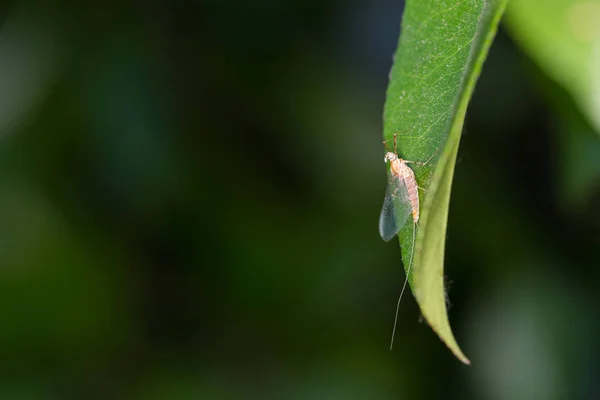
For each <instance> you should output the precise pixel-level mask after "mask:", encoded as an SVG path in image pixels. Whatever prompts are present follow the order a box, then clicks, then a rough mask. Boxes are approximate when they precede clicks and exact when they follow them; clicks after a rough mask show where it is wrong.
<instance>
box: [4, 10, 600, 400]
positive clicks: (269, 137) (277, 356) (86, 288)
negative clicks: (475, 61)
mask: <svg viewBox="0 0 600 400" xmlns="http://www.w3.org/2000/svg"><path fill="white" fill-rule="evenodd" d="M401 15H402V2H400V1H391V0H376V1H371V2H342V1H335V0H333V1H327V2H322V1H319V2H317V1H299V0H291V1H268V0H265V1H262V2H253V3H250V4H249V3H246V2H242V1H236V0H234V1H230V2H227V3H222V2H216V1H215V2H200V3H193V2H166V1H165V2H161V1H150V2H134V1H132V2H117V1H113V2H93V3H91V4H87V3H86V4H85V5H78V6H77V5H75V6H74V5H73V4H71V3H68V2H62V3H61V2H54V3H53V4H52V5H49V4H48V3H45V2H31V1H30V2H13V3H10V4H5V5H3V6H2V7H1V8H0V22H1V26H0V33H1V34H0V132H1V133H2V136H1V138H2V139H3V140H2V141H1V142H0V184H1V186H0V187H1V190H0V254H1V259H0V260H1V261H0V274H1V275H0V321H1V323H2V327H1V328H0V360H1V361H0V365H1V371H0V398H1V399H82V398H90V399H119V398H123V399H125V398H127V399H173V400H178V399H430V398H439V399H441V398H444V399H465V398H473V399H483V398H487V399H583V398H590V399H591V398H598V397H599V396H600V385H599V384H598V383H597V379H598V378H600V375H599V372H598V368H599V364H598V361H597V360H598V359H599V357H600V349H599V346H598V342H597V339H598V336H599V333H600V319H599V318H598V313H597V309H598V307H599V306H600V297H599V296H598V290H597V288H598V284H599V281H600V276H599V274H598V271H599V270H598V268H596V267H597V266H598V264H599V262H600V247H599V245H598V243H599V240H600V207H599V205H600V184H599V179H598V176H599V175H598V171H599V170H600V146H599V141H598V135H597V133H596V132H594V131H593V130H592V129H591V128H590V126H589V125H588V124H587V123H586V121H585V120H584V118H583V117H582V116H581V114H580V113H579V111H578V110H577V109H576V107H575V106H574V104H573V102H572V101H571V100H570V98H569V96H568V95H567V94H566V92H564V91H563V90H562V89H561V88H559V87H558V86H557V85H555V84H554V83H553V82H552V81H551V80H550V79H549V78H548V77H546V76H545V75H544V74H543V73H541V72H540V70H539V69H538V67H537V66H535V65H534V64H533V63H532V62H531V61H529V59H528V58H527V57H526V56H525V55H523V54H522V53H520V52H519V50H518V49H517V48H516V46H515V45H514V44H513V41H512V40H511V39H510V38H509V37H508V36H507V35H506V34H505V32H504V31H503V30H502V29H501V30H500V32H499V34H498V37H497V39H496V41H495V43H494V45H493V47H492V49H491V53H490V55H489V58H488V60H487V62H486V64H485V66H484V70H483V73H482V76H481V79H480V81H479V83H478V85H477V88H476V92H475V95H474V97H473V100H472V102H471V105H470V108H469V111H468V114H467V119H466V125H465V129H464V135H463V138H462V143H461V148H460V151H459V160H458V164H457V169H456V173H455V181H454V186H453V192H452V201H451V208H450V216H449V227H448V233H447V238H448V239H447V247H446V262H445V271H446V280H447V282H448V294H449V299H450V303H451V308H450V310H449V314H450V321H451V325H452V327H453V329H454V332H455V334H456V336H457V340H458V342H459V344H460V345H461V347H462V348H463V350H464V351H465V353H466V354H467V356H469V358H470V359H471V361H472V366H470V367H466V366H464V365H462V364H461V363H460V362H459V361H457V360H456V359H455V358H454V357H453V356H452V354H451V353H450V352H449V351H448V350H447V348H446V347H445V346H444V345H443V344H442V343H441V342H440V340H439V339H438V338H437V336H435V334H434V333H433V332H432V331H431V330H430V328H429V327H428V326H427V324H425V323H420V322H419V311H418V307H417V306H416V304H415V302H414V300H413V299H412V297H411V296H405V298H404V299H403V303H402V305H401V308H400V315H399V328H398V332H397V337H396V345H395V347H394V350H393V351H390V350H389V349H388V344H389V339H390V334H391V328H392V324H393V316H394V309H395V305H396V299H397V295H398V294H399V291H400V288H401V285H402V282H403V280H404V272H403V269H402V266H401V261H400V250H399V248H398V245H397V244H396V243H394V242H392V243H388V244H385V243H384V242H383V241H382V240H381V239H380V237H379V235H378V231H377V221H378V216H379V211H380V206H381V203H382V201H383V195H384V192H385V184H386V176H385V165H384V163H383V150H384V149H383V147H382V144H381V141H382V134H381V132H382V117H381V115H382V109H383V102H384V100H385V90H386V86H387V79H388V71H389V69H390V67H391V61H392V53H393V52H394V50H395V47H396V43H397V38H398V32H399V21H400V19H401Z"/></svg>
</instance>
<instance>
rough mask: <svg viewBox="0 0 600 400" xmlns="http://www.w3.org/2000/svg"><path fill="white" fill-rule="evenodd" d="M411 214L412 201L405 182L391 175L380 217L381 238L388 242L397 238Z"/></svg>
mask: <svg viewBox="0 0 600 400" xmlns="http://www.w3.org/2000/svg"><path fill="white" fill-rule="evenodd" d="M410 212H411V208H410V199H409V197H408V190H407V189H406V184H405V183H404V180H403V179H401V178H398V177H396V176H394V175H392V174H390V175H389V177H388V185H387V190H386V192H385V199H384V200H383V207H382V208H381V215H380V216H379V234H380V235H381V238H382V239H383V240H384V241H386V242H387V241H389V240H391V239H392V238H393V237H394V236H396V234H397V233H398V232H399V231H400V229H401V228H402V227H403V226H404V224H405V223H406V220H407V219H408V217H409V215H410Z"/></svg>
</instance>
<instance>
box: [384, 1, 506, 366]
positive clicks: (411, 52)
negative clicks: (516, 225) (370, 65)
mask: <svg viewBox="0 0 600 400" xmlns="http://www.w3.org/2000/svg"><path fill="white" fill-rule="evenodd" d="M505 6H506V0H487V1H486V0H468V1H444V0H427V1H425V0H408V1H407V2H406V8H405V10H404V15H403V18H402V30H401V34H400V40H399V44H398V49H397V51H396V56H395V61H394V66H393V68H392V71H391V73H390V84H389V86H388V91H387V98H386V102H385V110H384V138H385V140H386V141H387V143H388V144H391V143H392V142H393V136H394V134H395V133H397V134H398V153H399V155H400V157H402V158H404V159H406V160H411V161H419V162H426V161H427V160H429V161H428V162H427V164H426V165H422V166H418V165H415V164H412V165H411V166H414V168H413V169H414V171H415V174H416V177H417V182H418V184H419V186H420V187H422V188H425V189H426V190H427V191H426V192H423V191H420V196H421V217H420V220H419V227H418V228H417V234H416V241H415V240H413V237H414V236H413V228H414V225H413V224H411V223H407V224H406V225H405V226H404V227H403V228H402V229H401V230H400V233H399V235H398V236H399V239H400V246H401V248H402V257H403V260H404V267H405V270H406V271H407V273H408V269H409V260H411V259H412V266H411V267H410V274H409V283H410V286H411V288H412V291H413V293H414V295H415V298H416V299H417V302H418V304H419V307H420V308H421V313H422V314H423V317H425V320H426V321H427V322H428V323H429V325H430V326H431V328H432V329H433V330H434V331H435V332H436V333H437V334H438V336H439V337H440V338H441V339H442V341H444V343H446V345H447V346H448V348H449V349H450V350H451V351H452V352H453V353H454V354H455V355H456V357H457V358H458V359H459V360H461V361H462V362H464V363H466V364H469V363H470V362H469V360H468V359H467V357H466V356H465V355H464V354H463V352H462V351H461V349H460V347H459V346H458V344H457V343H456V340H455V339H454V335H453V334H452V330H451V329H450V324H449V322H448V315H447V311H446V298H445V292H444V247H445V238H446V223H447V219H448V206H449V202H450V188H451V185H452V176H453V174H454V164H455V161H456V154H457V151H458V144H459V141H460V134H461V130H462V126H463V121H464V117H465V113H466V109H467V105H468V102H469V99H470V97H471V94H472V92H473V88H474V86H475V81H476V80H477V77H478V76H479V72H480V70H481V66H482V64H483V61H484V60H485V57H486V55H487V52H488V49H489V46H490V44H491V42H492V39H493V38H494V35H495V33H496V29H497V26H498V21H499V19H500V16H501V15H502V12H503V10H504V8H505ZM413 249H414V257H413V254H412V253H413Z"/></svg>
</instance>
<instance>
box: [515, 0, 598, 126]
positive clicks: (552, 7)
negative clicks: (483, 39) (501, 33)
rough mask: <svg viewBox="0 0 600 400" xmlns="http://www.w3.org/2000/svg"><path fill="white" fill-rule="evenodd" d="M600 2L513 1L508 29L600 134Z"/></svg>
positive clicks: (566, 0)
mask: <svg viewBox="0 0 600 400" xmlns="http://www.w3.org/2000/svg"><path fill="white" fill-rule="evenodd" d="M598 20H600V2H599V1H575V0H552V1H546V0H514V1H511V2H510V6H509V7H508V10H507V27H508V28H509V30H510V31H511V34H512V36H513V37H514V38H515V40H516V41H517V43H518V44H519V45H520V46H521V48H522V49H523V50H524V51H525V52H527V53H528V54H529V55H530V56H531V58H532V59H533V60H534V61H536V62H537V63H538V65H539V66H540V68H541V69H543V70H544V72H545V73H547V74H548V75H549V76H550V77H551V78H553V79H554V80H556V81H557V82H558V83H559V84H560V85H561V86H562V87H564V88H565V89H566V90H567V91H568V92H569V93H570V94H571V96H573V99H574V100H575V102H576V103H577V104H578V106H579V108H580V109H581V111H582V112H583V113H584V114H585V115H586V117H587V119H588V120H589V121H590V123H591V124H592V125H594V127H595V129H596V131H600V112H599V111H598V107H599V106H600V90H599V89H600V53H599V52H598V46H599V45H600V29H599V28H598Z"/></svg>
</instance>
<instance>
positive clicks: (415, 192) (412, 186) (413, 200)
mask: <svg viewBox="0 0 600 400" xmlns="http://www.w3.org/2000/svg"><path fill="white" fill-rule="evenodd" d="M404 182H405V183H406V190H407V191H408V199H409V200H410V208H411V210H412V217H413V221H414V223H415V224H416V223H417V222H419V188H418V187H417V180H416V179H415V173H414V172H413V171H412V169H410V168H408V167H407V168H406V169H405V174H404Z"/></svg>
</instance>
